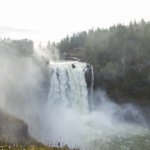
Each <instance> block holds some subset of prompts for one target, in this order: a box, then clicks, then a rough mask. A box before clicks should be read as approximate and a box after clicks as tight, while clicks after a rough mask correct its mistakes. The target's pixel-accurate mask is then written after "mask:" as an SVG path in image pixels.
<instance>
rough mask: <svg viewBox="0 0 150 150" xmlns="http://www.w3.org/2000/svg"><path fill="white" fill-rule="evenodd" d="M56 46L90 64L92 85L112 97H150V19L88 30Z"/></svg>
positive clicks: (63, 40) (67, 38) (65, 39)
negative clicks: (93, 82) (93, 77)
mask: <svg viewBox="0 0 150 150" xmlns="http://www.w3.org/2000/svg"><path fill="white" fill-rule="evenodd" d="M57 46H58V47H59V49H60V50H61V52H62V53H67V55H68V56H75V57H78V58H80V59H81V60H82V61H86V62H89V63H91V64H92V65H93V66H94V72H95V88H97V87H101V88H103V89H105V90H106V91H107V93H108V94H109V95H110V96H112V97H120V96H121V97H126V98H128V97H132V98H135V99H141V98H142V99H143V98H144V99H147V100H148V99H149V98H150V93H149V91H150V22H145V21H144V20H141V22H139V23H136V22H130V24H129V25H128V26H125V25H122V24H118V25H114V26H112V27H110V28H109V29H99V28H97V29H95V30H94V29H90V30H89V31H88V32H86V31H84V32H80V33H77V34H73V35H72V36H70V37H69V36H67V37H66V38H64V39H62V40H61V41H60V43H58V44H57Z"/></svg>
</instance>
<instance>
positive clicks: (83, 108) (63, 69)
mask: <svg viewBox="0 0 150 150" xmlns="http://www.w3.org/2000/svg"><path fill="white" fill-rule="evenodd" d="M50 67H51V75H50V89H49V95H48V99H49V104H50V105H53V104H54V105H56V104H57V105H64V106H67V107H71V108H73V109H75V110H78V111H80V112H84V113H86V112H88V107H89V106H88V101H87V99H88V90H87V84H86V81H85V71H86V63H79V62H51V63H50Z"/></svg>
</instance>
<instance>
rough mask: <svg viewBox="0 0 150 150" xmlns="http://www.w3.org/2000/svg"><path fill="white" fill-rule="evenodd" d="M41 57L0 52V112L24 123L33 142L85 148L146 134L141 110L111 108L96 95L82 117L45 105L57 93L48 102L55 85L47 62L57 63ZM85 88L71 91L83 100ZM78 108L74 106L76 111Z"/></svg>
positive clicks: (111, 104) (40, 53)
mask: <svg viewBox="0 0 150 150" xmlns="http://www.w3.org/2000/svg"><path fill="white" fill-rule="evenodd" d="M45 51H46V52H47V50H43V51H39V50H34V51H33V52H32V53H31V54H30V55H25V54H20V52H18V50H17V49H15V48H8V49H6V50H1V51H0V68H1V70H0V97H1V99H0V108H2V109H3V110H5V111H7V112H9V113H11V114H13V115H14V116H17V117H18V118H20V119H22V120H24V121H25V122H26V123H27V124H28V126H29V131H30V133H31V135H32V136H34V137H35V138H36V139H37V140H39V141H41V142H43V143H45V144H51V143H53V144H55V143H57V142H58V141H59V142H61V143H63V144H69V145H70V146H75V145H80V146H81V147H86V146H87V145H88V144H89V143H90V142H91V141H96V140H100V139H101V140H104V139H105V138H107V140H110V139H111V138H112V137H113V138H114V137H118V138H120V137H130V136H133V135H140V134H141V133H145V132H146V129H145V127H146V126H147V125H146V121H145V119H144V117H143V115H142V113H141V111H140V109H138V108H137V107H136V106H133V105H131V104H125V105H121V106H120V105H118V104H115V103H114V102H112V101H111V100H110V99H109V98H108V97H107V94H106V93H105V92H104V91H102V90H100V89H99V90H97V91H94V93H93V96H89V99H90V101H91V102H92V110H89V111H88V112H86V113H85V112H82V111H78V110H77V109H75V108H74V107H73V105H69V106H68V105H62V104H57V103H50V101H54V99H55V98H56V96H57V94H58V93H54V96H53V97H51V98H49V94H50V93H49V92H50V85H51V82H55V81H54V80H52V78H51V75H52V72H51V71H50V70H51V66H50V65H49V60H52V59H53V58H54V59H53V60H58V58H59V57H57V59H56V57H53V58H52V56H53V55H51V54H49V53H45ZM82 66H83V65H82ZM77 67H78V66H77ZM80 67H81V66H80V63H79V70H77V72H76V73H75V75H77V74H80V73H82V68H80ZM65 69H66V68H65ZM77 69H78V68H77ZM72 70H73V69H72ZM65 71H66V70H65ZM79 71H80V72H79ZM60 72H63V70H61V71H60ZM58 74H59V72H57V77H58ZM59 76H60V77H61V74H59ZM60 77H59V80H60V79H61V78H60ZM76 78H78V76H76ZM56 79H57V78H56ZM57 80H58V79H57ZM62 80H65V79H64V78H62ZM70 80H71V81H70V83H72V84H76V85H78V83H76V82H72V81H74V80H75V79H70ZM84 80H85V79H84ZM77 81H78V80H77ZM84 82H85V81H83V85H82V82H81V87H78V86H76V90H77V91H78V90H79V91H82V94H86V90H87V91H88V89H87V88H85V86H84ZM66 84H67V83H66ZM63 85H64V84H63ZM69 86H72V85H69ZM56 88H57V87H56ZM68 92H70V91H68ZM71 94H72V93H71ZM55 95H56V96H55ZM79 96H80V93H79ZM84 97H86V95H85V96H84ZM84 97H83V98H84ZM87 98H88V97H87ZM66 99H67V98H66ZM66 99H64V101H66ZM79 99H80V97H79ZM60 100H61V99H60ZM69 100H70V101H74V99H69ZM84 100H85V99H84ZM86 100H87V101H88V99H86ZM80 105H81V104H77V106H78V107H80Z"/></svg>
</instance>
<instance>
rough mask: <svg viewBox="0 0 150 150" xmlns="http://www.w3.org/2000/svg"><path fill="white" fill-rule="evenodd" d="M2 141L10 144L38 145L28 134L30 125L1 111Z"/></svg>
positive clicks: (0, 135)
mask: <svg viewBox="0 0 150 150" xmlns="http://www.w3.org/2000/svg"><path fill="white" fill-rule="evenodd" d="M0 140H2V141H5V142H8V143H21V144H36V143H37V142H36V140H34V139H33V138H32V137H31V136H30V135H29V133H28V125H27V124H26V123H25V122H24V121H22V120H20V119H17V118H16V117H14V116H12V115H10V114H8V113H6V112H4V111H3V110H1V109H0Z"/></svg>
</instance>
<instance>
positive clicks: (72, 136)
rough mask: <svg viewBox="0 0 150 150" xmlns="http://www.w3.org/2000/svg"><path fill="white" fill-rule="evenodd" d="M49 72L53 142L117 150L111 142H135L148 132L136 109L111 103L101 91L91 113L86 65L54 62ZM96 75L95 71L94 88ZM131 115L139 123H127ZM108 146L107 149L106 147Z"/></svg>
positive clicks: (95, 98)
mask: <svg viewBox="0 0 150 150" xmlns="http://www.w3.org/2000/svg"><path fill="white" fill-rule="evenodd" d="M72 64H74V65H75V67H72ZM50 69H51V74H50V88H49V95H48V101H47V109H46V110H47V111H46V113H48V114H49V116H48V118H46V119H47V126H46V127H45V128H47V131H49V135H48V137H47V139H49V140H50V141H51V142H53V143H55V142H56V141H63V143H68V144H69V145H71V146H75V145H79V146H80V148H81V149H89V148H90V149H93V150H94V149H95V150H96V149H100V148H101V149H102V150H104V149H106V150H111V149H113V150H114V148H113V147H112V148H111V144H112V143H116V142H117V141H120V140H121V139H123V138H125V139H129V140H131V141H132V137H135V136H140V135H142V136H144V135H146V134H147V133H148V130H147V129H146V128H145V126H144V127H143V123H144V119H143V117H142V116H141V114H140V112H139V111H138V110H137V109H136V108H135V107H134V106H132V105H126V106H125V108H124V109H123V108H121V107H120V106H119V105H117V104H114V103H112V102H110V101H109V99H108V98H107V96H106V95H105V93H104V92H102V91H98V92H97V93H94V95H93V99H91V100H92V101H91V103H92V102H93V103H94V101H96V102H97V103H96V106H95V108H94V110H93V111H92V112H91V111H90V110H89V104H88V89H87V85H86V81H85V71H86V70H87V68H86V63H81V62H51V63H50ZM93 75H94V73H93V71H92V84H91V85H92V86H93V81H94V78H93ZM91 89H92V90H93V87H91ZM91 93H92V94H93V91H92V92H91ZM90 98H91V96H90ZM98 102H99V103H98ZM128 113H129V114H130V116H131V117H133V118H136V121H137V122H138V124H136V123H134V122H132V123H131V122H129V121H126V120H124V118H125V115H126V114H128ZM44 122H45V121H44ZM139 122H140V123H139ZM116 139H117V141H116ZM127 141H128V140H127ZM110 143H111V144H110ZM106 144H108V146H104V145H106ZM118 146H121V144H120V145H118ZM125 147H126V145H125ZM120 149H121V148H120Z"/></svg>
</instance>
